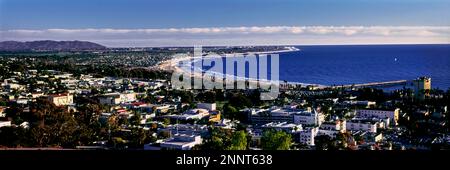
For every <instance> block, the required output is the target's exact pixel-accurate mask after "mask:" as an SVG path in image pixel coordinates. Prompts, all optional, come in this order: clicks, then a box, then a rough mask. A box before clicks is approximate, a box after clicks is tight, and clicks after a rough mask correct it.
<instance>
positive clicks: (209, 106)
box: [197, 103, 216, 111]
mask: <svg viewBox="0 0 450 170" xmlns="http://www.w3.org/2000/svg"><path fill="white" fill-rule="evenodd" d="M197 108H199V109H206V110H209V111H215V110H216V103H198V104H197Z"/></svg>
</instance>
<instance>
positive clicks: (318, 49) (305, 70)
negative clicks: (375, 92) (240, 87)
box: [204, 44, 450, 90]
mask: <svg viewBox="0 0 450 170" xmlns="http://www.w3.org/2000/svg"><path fill="white" fill-rule="evenodd" d="M296 47H297V48H298V49H300V51H293V52H284V53H279V54H280V58H279V61H280V72H279V73H280V75H279V77H280V80H281V81H288V82H298V83H307V84H319V85H351V84H359V83H370V82H382V81H394V80H413V79H416V78H418V77H420V76H427V77H431V82H432V83H431V85H432V87H433V88H439V89H443V90H447V89H448V88H450V44H446V45H321V46H296ZM205 61H206V60H205ZM205 61H204V62H205ZM204 69H205V67H204ZM206 69H207V68H206ZM247 74H248V73H247Z"/></svg>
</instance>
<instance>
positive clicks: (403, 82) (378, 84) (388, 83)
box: [328, 80, 407, 88]
mask: <svg viewBox="0 0 450 170" xmlns="http://www.w3.org/2000/svg"><path fill="white" fill-rule="evenodd" d="M406 82H407V80H395V81H383V82H372V83H362V84H351V85H341V86H328V87H330V88H351V87H354V88H362V87H389V86H395V85H406Z"/></svg>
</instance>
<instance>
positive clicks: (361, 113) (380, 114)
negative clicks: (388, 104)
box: [356, 108, 400, 125]
mask: <svg viewBox="0 0 450 170" xmlns="http://www.w3.org/2000/svg"><path fill="white" fill-rule="evenodd" d="M399 112H400V109H398V108H397V109H395V110H357V111H356V116H357V117H361V118H379V119H383V118H389V119H390V121H391V122H392V123H393V124H394V125H398V122H397V121H398V115H399Z"/></svg>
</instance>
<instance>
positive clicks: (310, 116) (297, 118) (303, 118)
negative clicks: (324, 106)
mask: <svg viewBox="0 0 450 170" xmlns="http://www.w3.org/2000/svg"><path fill="white" fill-rule="evenodd" d="M324 121H325V115H323V114H322V113H319V112H317V111H316V110H313V111H311V112H299V113H295V114H294V123H295V124H303V125H318V126H320V125H321V124H322V123H323V122H324Z"/></svg>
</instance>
